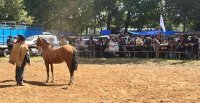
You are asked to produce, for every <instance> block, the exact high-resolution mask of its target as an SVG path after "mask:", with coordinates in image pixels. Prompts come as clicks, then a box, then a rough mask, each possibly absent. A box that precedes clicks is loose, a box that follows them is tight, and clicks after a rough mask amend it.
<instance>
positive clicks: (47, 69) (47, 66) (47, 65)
mask: <svg viewBox="0 0 200 103" xmlns="http://www.w3.org/2000/svg"><path fill="white" fill-rule="evenodd" d="M45 66H46V71H47V80H46V83H47V82H48V81H49V64H48V63H45Z"/></svg>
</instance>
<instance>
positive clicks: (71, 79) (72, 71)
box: [68, 68, 74, 85]
mask: <svg viewBox="0 0 200 103" xmlns="http://www.w3.org/2000/svg"><path fill="white" fill-rule="evenodd" d="M69 72H70V81H69V83H68V85H71V84H73V81H74V70H72V69H71V68H70V69H69Z"/></svg>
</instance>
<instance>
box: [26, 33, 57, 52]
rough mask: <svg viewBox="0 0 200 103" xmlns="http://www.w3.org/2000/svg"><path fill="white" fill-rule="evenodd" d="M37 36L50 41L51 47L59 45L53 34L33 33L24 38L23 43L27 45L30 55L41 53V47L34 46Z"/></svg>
mask: <svg viewBox="0 0 200 103" xmlns="http://www.w3.org/2000/svg"><path fill="white" fill-rule="evenodd" d="M38 36H39V37H42V38H44V39H45V40H46V41H47V42H49V43H51V45H52V46H53V47H59V41H58V39H57V37H56V36H55V35H51V33H50V32H43V34H42V35H34V36H30V37H28V38H27V39H26V41H25V43H26V44H28V45H29V52H30V54H31V55H41V49H40V48H38V47H37V46H36V41H37V38H38Z"/></svg>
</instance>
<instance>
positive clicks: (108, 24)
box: [107, 11, 112, 30]
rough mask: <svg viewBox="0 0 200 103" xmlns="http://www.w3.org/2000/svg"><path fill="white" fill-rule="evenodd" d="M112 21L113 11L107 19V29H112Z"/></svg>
mask: <svg viewBox="0 0 200 103" xmlns="http://www.w3.org/2000/svg"><path fill="white" fill-rule="evenodd" d="M111 21H112V17H111V11H109V12H108V19H107V30H110V29H111V27H110V24H111Z"/></svg>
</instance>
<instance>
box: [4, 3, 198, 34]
mask: <svg viewBox="0 0 200 103" xmlns="http://www.w3.org/2000/svg"><path fill="white" fill-rule="evenodd" d="M8 1H17V0H8ZM18 1H21V0H18ZM23 1H24V4H25V7H26V10H27V11H28V15H30V16H32V17H34V22H35V23H38V24H43V26H44V27H45V28H46V29H51V28H54V29H57V30H59V31H73V32H75V33H77V34H81V33H82V32H83V31H86V32H88V31H87V30H88V28H95V27H102V26H104V27H107V29H108V30H111V27H118V28H122V27H125V32H126V31H127V30H128V28H136V29H137V30H142V29H143V28H147V29H150V28H159V17H160V15H161V14H162V15H163V17H164V21H165V24H166V28H167V29H172V27H174V26H178V25H180V24H183V25H184V29H183V31H185V30H186V28H187V26H193V28H195V29H198V28H199V26H200V20H199V16H200V13H199V11H200V0H23ZM4 2H5V1H1V2H0V10H1V11H3V8H5V3H4ZM9 13H10V11H9ZM12 13H13V12H12ZM12 13H11V14H12ZM0 15H1V17H4V16H3V15H5V13H4V12H2V13H1V14H0ZM15 16H16V15H13V17H12V18H17V17H15Z"/></svg>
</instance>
